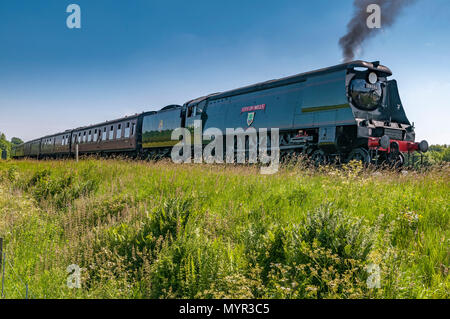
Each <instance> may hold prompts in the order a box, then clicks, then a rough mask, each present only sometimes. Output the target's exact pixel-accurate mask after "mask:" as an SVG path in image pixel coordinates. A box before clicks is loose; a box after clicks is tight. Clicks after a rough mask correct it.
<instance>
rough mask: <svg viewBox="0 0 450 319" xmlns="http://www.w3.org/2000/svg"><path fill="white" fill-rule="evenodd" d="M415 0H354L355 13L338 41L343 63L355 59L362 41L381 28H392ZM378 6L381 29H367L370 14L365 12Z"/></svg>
mask: <svg viewBox="0 0 450 319" xmlns="http://www.w3.org/2000/svg"><path fill="white" fill-rule="evenodd" d="M415 1H416V0H355V1H354V3H353V5H354V7H355V12H354V16H353V18H352V19H351V20H350V22H349V23H348V24H347V34H346V35H344V36H343V37H342V38H340V40H339V45H340V46H341V48H342V51H343V52H342V53H343V57H344V61H345V62H347V61H351V60H353V58H354V57H355V51H356V50H357V49H358V48H360V47H361V45H362V44H363V42H364V41H366V40H367V39H369V38H371V37H373V36H375V35H376V34H377V32H380V30H383V28H386V27H390V26H392V25H393V24H394V23H395V21H396V20H397V18H398V17H399V15H400V13H401V11H402V9H403V8H405V7H407V6H409V5H411V4H412V3H414V2H415ZM370 4H378V5H379V6H380V8H381V29H376V28H375V29H370V28H368V27H367V18H368V17H369V15H370V14H371V13H368V12H367V6H368V5H370Z"/></svg>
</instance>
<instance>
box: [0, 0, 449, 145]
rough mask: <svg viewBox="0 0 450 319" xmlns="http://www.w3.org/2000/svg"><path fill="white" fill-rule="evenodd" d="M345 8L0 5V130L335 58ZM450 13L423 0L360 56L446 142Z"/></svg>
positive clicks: (61, 123) (125, 107)
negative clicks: (71, 22)
mask: <svg viewBox="0 0 450 319" xmlns="http://www.w3.org/2000/svg"><path fill="white" fill-rule="evenodd" d="M71 3H76V4H78V5H80V7H81V10H82V28H81V29H80V30H75V29H72V30H71V29H68V28H67V27H66V18H67V16H68V13H66V12H65V11H66V7H67V5H69V4H71ZM352 4H353V0H345V1H343V0H339V1H331V0H315V1H299V0H292V1H291V0H286V1H283V0H280V1H275V0H271V1H263V0H258V1H253V0H227V1H225V0H220V1H219V0H209V1H196V0H193V1H171V0H164V1H151V0H147V1H144V0H128V1H125V0H114V1H112V0H109V1H106V0H70V1H65V0H39V1H35V0H29V1H25V0H0V131H2V132H5V133H6V134H7V137H8V138H11V137H12V136H18V137H21V138H23V139H25V140H29V139H32V138H34V137H39V136H43V135H46V134H50V133H55V132H58V131H63V130H65V129H69V128H75V127H78V126H82V125H87V124H91V123H96V122H101V121H104V120H109V119H114V118H116V117H120V116H123V115H129V114H134V113H137V112H142V111H149V110H157V109H159V108H161V107H163V106H165V105H167V104H173V103H178V104H182V103H184V102H185V101H187V100H189V99H191V98H195V97H198V96H201V95H205V94H208V93H212V92H217V91H223V90H227V89H232V88H236V87H240V86H243V85H247V84H252V83H255V82H259V81H264V80H268V79H273V78H279V77H283V76H287V75H291V74H296V73H300V72H304V71H309V70H313V69H316V68H321V67H326V66H331V65H335V64H338V63H340V62H341V56H342V54H341V50H340V48H339V46H338V40H339V38H340V37H341V36H342V35H344V34H345V32H346V24H347V22H348V21H349V19H350V18H351V16H352V10H353V8H352ZM449 16H450V1H448V0H418V1H417V3H416V4H414V5H413V6H411V7H409V8H407V9H406V10H405V11H404V13H403V15H402V16H401V17H400V19H399V20H398V21H397V23H396V24H395V25H394V26H393V27H392V28H390V29H386V30H384V29H383V30H382V31H380V34H379V35H378V36H377V37H376V38H374V39H372V40H370V41H369V42H368V43H367V44H366V45H365V47H364V50H363V51H361V52H360V53H359V55H358V56H357V58H358V59H364V60H368V61H374V60H380V61H381V62H382V64H385V65H387V66H389V67H390V68H391V69H392V70H393V72H394V77H395V78H396V79H397V80H398V82H399V88H400V94H401V97H402V100H403V104H404V105H405V108H406V113H407V115H408V117H409V119H410V120H411V121H414V122H415V124H416V131H417V138H418V139H419V140H421V139H427V140H429V141H430V142H431V143H442V144H443V143H447V144H449V143H450V123H449V120H450V117H449V115H448V114H449V106H450V105H449V104H450V19H449Z"/></svg>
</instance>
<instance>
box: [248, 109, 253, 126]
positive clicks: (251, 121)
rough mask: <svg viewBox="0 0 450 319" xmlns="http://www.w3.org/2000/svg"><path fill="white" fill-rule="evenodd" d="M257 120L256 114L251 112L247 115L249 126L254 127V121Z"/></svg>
mask: <svg viewBox="0 0 450 319" xmlns="http://www.w3.org/2000/svg"><path fill="white" fill-rule="evenodd" d="M254 120H255V112H250V113H248V115H247V125H248V126H250V125H252V123H253V121H254Z"/></svg>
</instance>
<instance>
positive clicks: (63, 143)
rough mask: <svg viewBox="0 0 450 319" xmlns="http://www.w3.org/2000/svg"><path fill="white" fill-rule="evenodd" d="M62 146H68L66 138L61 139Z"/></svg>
mask: <svg viewBox="0 0 450 319" xmlns="http://www.w3.org/2000/svg"><path fill="white" fill-rule="evenodd" d="M61 145H62V146H64V145H66V137H65V136H63V137H62V139H61Z"/></svg>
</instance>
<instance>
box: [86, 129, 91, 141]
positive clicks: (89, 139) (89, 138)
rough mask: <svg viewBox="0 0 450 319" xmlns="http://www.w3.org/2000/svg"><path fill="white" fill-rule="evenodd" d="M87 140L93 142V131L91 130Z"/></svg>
mask: <svg viewBox="0 0 450 319" xmlns="http://www.w3.org/2000/svg"><path fill="white" fill-rule="evenodd" d="M87 141H88V142H89V143H90V142H92V131H89V133H88V137H87Z"/></svg>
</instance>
